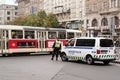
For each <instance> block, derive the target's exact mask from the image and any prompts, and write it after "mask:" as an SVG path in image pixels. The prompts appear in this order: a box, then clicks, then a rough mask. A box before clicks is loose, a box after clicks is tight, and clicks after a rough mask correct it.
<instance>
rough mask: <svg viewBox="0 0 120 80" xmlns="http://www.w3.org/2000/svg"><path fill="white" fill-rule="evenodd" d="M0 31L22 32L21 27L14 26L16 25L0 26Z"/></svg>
mask: <svg viewBox="0 0 120 80" xmlns="http://www.w3.org/2000/svg"><path fill="white" fill-rule="evenodd" d="M0 29H3V30H8V29H10V30H12V29H13V30H23V27H22V26H16V25H0Z"/></svg>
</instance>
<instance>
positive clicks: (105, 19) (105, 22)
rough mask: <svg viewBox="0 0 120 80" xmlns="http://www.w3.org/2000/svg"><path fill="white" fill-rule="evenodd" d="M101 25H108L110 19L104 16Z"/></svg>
mask: <svg viewBox="0 0 120 80" xmlns="http://www.w3.org/2000/svg"><path fill="white" fill-rule="evenodd" d="M101 25H102V26H108V20H107V18H103V19H102V23H101Z"/></svg>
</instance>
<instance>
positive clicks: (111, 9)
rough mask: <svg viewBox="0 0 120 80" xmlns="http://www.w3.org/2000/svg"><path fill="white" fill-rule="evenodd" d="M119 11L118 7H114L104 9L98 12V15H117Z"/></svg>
mask: <svg viewBox="0 0 120 80" xmlns="http://www.w3.org/2000/svg"><path fill="white" fill-rule="evenodd" d="M119 11H120V7H114V8H104V9H101V10H100V11H99V14H100V15H102V14H108V13H118V12H119Z"/></svg>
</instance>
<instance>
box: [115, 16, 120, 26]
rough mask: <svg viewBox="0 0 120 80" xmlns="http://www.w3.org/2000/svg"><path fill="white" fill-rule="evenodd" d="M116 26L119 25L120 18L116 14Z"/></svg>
mask: <svg viewBox="0 0 120 80" xmlns="http://www.w3.org/2000/svg"><path fill="white" fill-rule="evenodd" d="M115 27H119V18H118V17H117V16H115Z"/></svg>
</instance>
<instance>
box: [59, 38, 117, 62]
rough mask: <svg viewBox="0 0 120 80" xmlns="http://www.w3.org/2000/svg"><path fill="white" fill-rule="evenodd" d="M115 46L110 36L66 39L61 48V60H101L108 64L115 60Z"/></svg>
mask: <svg viewBox="0 0 120 80" xmlns="http://www.w3.org/2000/svg"><path fill="white" fill-rule="evenodd" d="M115 52H116V51H115V47H114V42H113V40H112V39H111V38H103V37H81V38H72V39H70V40H68V42H67V43H66V45H65V46H63V47H62V49H61V59H62V61H67V60H82V61H85V62H87V63H88V64H93V63H94V62H95V61H102V62H103V63H104V64H109V63H110V62H111V61H113V60H115V58H116V54H115Z"/></svg>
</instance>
